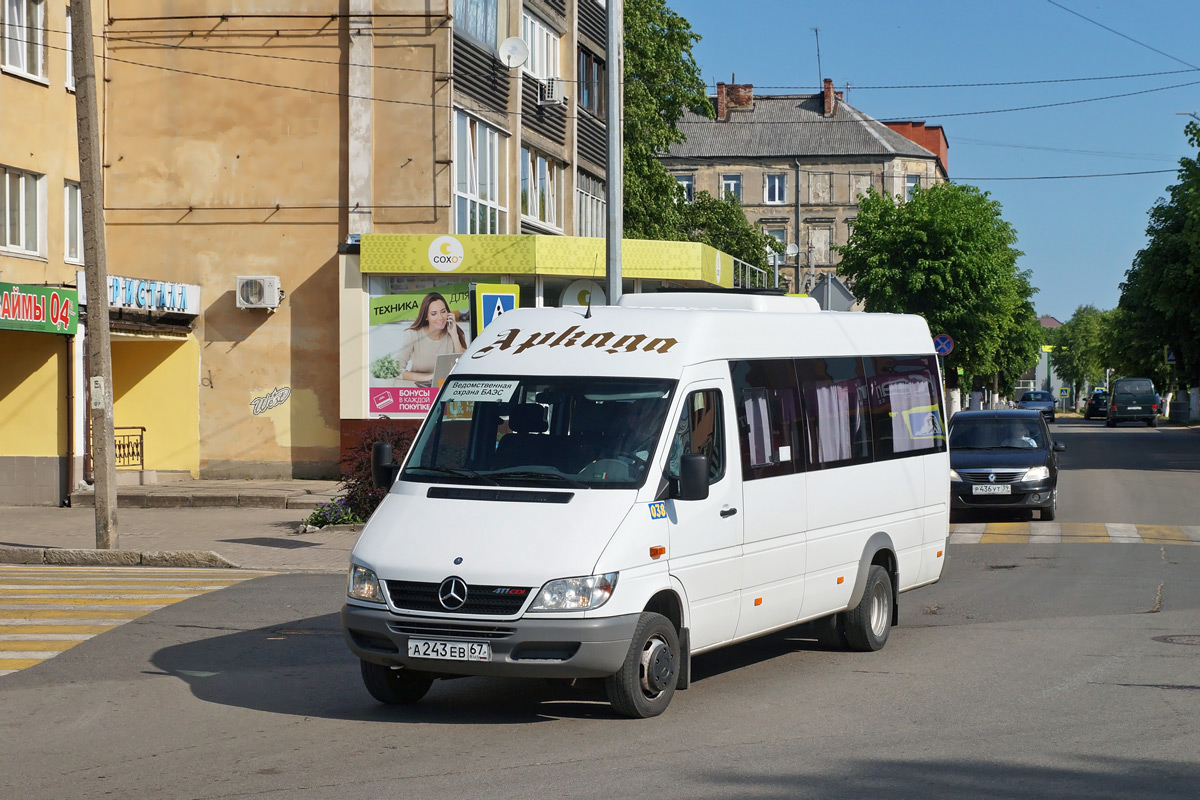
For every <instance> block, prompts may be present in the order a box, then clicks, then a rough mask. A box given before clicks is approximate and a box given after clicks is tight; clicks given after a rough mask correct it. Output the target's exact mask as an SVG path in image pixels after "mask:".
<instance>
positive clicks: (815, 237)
mask: <svg viewBox="0 0 1200 800" xmlns="http://www.w3.org/2000/svg"><path fill="white" fill-rule="evenodd" d="M808 245H809V247H810V248H811V249H812V255H813V263H814V264H826V265H827V264H829V263H830V261H829V245H830V229H829V228H809V229H808Z"/></svg>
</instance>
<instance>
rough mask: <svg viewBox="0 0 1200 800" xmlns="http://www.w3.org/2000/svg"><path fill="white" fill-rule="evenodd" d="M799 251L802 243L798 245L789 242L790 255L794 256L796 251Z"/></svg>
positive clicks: (788, 251)
mask: <svg viewBox="0 0 1200 800" xmlns="http://www.w3.org/2000/svg"><path fill="white" fill-rule="evenodd" d="M799 252H800V245H798V244H789V245H788V246H787V254H788V255H789V256H794V255H796V253H799Z"/></svg>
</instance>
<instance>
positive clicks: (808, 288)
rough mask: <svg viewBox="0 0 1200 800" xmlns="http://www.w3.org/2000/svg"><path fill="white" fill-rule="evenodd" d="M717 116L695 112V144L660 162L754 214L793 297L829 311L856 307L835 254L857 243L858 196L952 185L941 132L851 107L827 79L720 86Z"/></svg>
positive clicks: (691, 185)
mask: <svg viewBox="0 0 1200 800" xmlns="http://www.w3.org/2000/svg"><path fill="white" fill-rule="evenodd" d="M713 100H714V103H715V107H716V119H712V120H710V119H707V118H705V117H702V116H699V115H696V114H691V113H689V114H687V116H686V117H685V118H684V119H683V120H682V121H681V123H680V129H681V130H682V131H683V133H684V134H685V135H686V136H687V140H686V141H685V142H683V143H681V144H677V145H674V146H672V147H671V149H670V151H669V152H668V153H667V154H666V155H665V156H663V158H662V162H663V164H664V165H665V166H666V167H667V169H668V170H669V171H670V172H671V174H673V175H674V176H675V178H676V180H678V181H679V182H680V183H681V184H682V185H683V187H684V191H685V193H687V194H688V195H689V197H690V196H694V194H695V193H696V192H701V191H705V192H708V193H709V194H711V195H713V196H714V197H724V196H725V195H726V194H727V193H728V194H732V195H734V196H735V197H737V198H738V199H739V200H740V201H741V203H742V207H743V208H744V209H745V212H746V217H747V219H749V220H750V222H751V224H753V225H754V226H755V227H756V228H758V229H759V230H760V231H762V232H763V233H766V234H769V235H771V236H774V237H775V238H776V239H778V240H779V241H780V242H782V243H783V244H784V245H785V246H787V247H788V250H789V255H787V256H784V257H783V258H781V260H780V261H781V263H780V270H781V274H782V275H783V276H784V280H785V282H786V285H787V288H788V289H789V291H795V292H809V293H811V294H812V295H813V296H814V297H816V298H817V299H818V301H820V302H821V305H822V307H824V308H835V309H837V308H842V309H844V308H850V307H851V306H852V305H853V304H854V297H853V294H852V292H851V290H850V289H849V288H848V287H847V286H846V285H845V284H844V283H843V282H842V281H841V280H840V279H839V278H837V277H836V275H834V269H835V267H836V265H837V263H838V261H839V260H840V258H839V256H838V254H837V253H836V252H835V251H834V249H833V248H834V247H835V246H837V245H844V244H846V242H847V241H848V240H849V236H850V231H851V229H852V227H853V225H854V221H855V219H856V218H857V215H858V200H857V198H858V196H859V195H860V194H862V193H864V192H866V190H867V189H868V188H872V187H873V188H874V189H875V190H876V191H877V192H887V193H889V194H893V195H900V196H906V195H907V193H908V192H910V191H911V190H912V188H913V187H914V186H921V187H928V186H930V185H932V184H934V183H938V182H942V181H945V180H947V178H948V173H947V155H948V145H947V142H946V137H945V134H944V132H943V131H942V128H941V127H940V126H934V125H928V126H927V125H925V124H924V123H920V122H897V123H886V124H885V123H882V122H879V121H878V120H875V119H873V118H871V117H870V116H868V115H866V114H864V113H863V112H861V111H859V110H858V109H856V108H854V107H852V106H851V105H850V104H849V103H847V102H845V100H844V97H843V93H842V92H838V91H835V90H834V88H833V81H832V80H830V79H826V80H825V82H824V87H823V90H822V91H821V92H818V93H816V94H811V95H761V94H760V95H755V93H754V86H753V85H751V84H734V83H731V84H725V83H718V84H717V93H716V96H715V97H714V98H713Z"/></svg>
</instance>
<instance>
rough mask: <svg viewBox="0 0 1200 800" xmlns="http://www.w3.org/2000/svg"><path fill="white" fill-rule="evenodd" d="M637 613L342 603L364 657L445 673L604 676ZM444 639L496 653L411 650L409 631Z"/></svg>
mask: <svg viewBox="0 0 1200 800" xmlns="http://www.w3.org/2000/svg"><path fill="white" fill-rule="evenodd" d="M638 617H639V615H638V614H626V615H623V616H619V617H601V618H597V619H528V618H523V619H518V620H513V621H504V622H490V621H487V620H481V619H479V618H477V617H475V618H471V619H469V620H465V619H462V618H445V617H419V616H414V615H406V614H393V613H391V612H390V611H388V610H386V609H383V608H380V609H375V608H367V607H364V606H359V605H351V604H350V603H347V604H345V605H344V606H342V633H343V634H344V635H345V637H346V644H348V645H349V646H350V649H351V650H352V651H353V652H354V654H355V655H357V656H358V657H359V658H361V659H363V660H364V661H370V662H372V663H374V664H382V665H385V666H400V667H406V668H408V669H414V670H421V671H424V672H433V673H439V674H446V675H496V676H505V677H513V678H604V677H607V676H609V675H612V674H613V673H615V672H616V671H617V670H618V669H620V667H621V664H622V663H623V662H624V661H625V656H626V655H627V654H628V653H629V643H630V641H631V640H632V639H633V633H634V629H635V628H636V627H637V622H638ZM410 636H411V637H414V638H420V639H435V640H442V641H459V642H465V641H487V642H489V643H490V644H491V646H492V657H491V660H490V661H446V660H442V659H429V658H409V656H408V640H409V637H410Z"/></svg>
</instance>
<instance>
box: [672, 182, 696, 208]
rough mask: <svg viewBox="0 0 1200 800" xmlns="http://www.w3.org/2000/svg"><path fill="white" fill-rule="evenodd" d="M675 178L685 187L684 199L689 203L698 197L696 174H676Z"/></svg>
mask: <svg viewBox="0 0 1200 800" xmlns="http://www.w3.org/2000/svg"><path fill="white" fill-rule="evenodd" d="M675 180H676V181H678V182H679V185H680V186H682V187H683V199H684V200H686V201H688V202H689V203H690V202H692V201H693V200H695V199H696V178H695V176H694V175H676V176H675Z"/></svg>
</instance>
